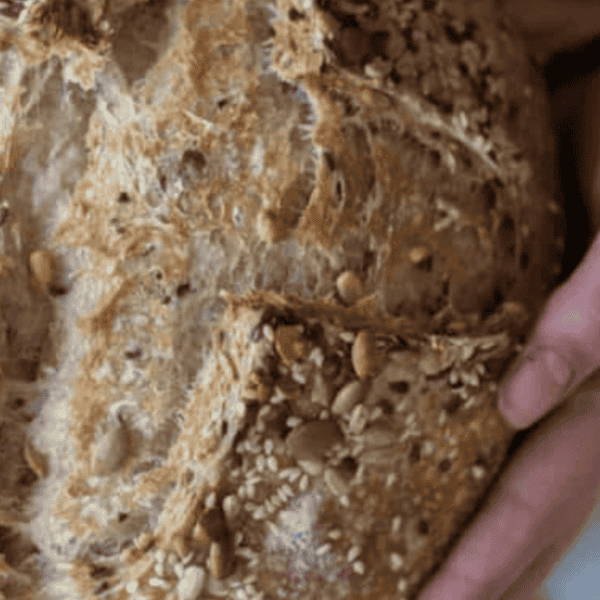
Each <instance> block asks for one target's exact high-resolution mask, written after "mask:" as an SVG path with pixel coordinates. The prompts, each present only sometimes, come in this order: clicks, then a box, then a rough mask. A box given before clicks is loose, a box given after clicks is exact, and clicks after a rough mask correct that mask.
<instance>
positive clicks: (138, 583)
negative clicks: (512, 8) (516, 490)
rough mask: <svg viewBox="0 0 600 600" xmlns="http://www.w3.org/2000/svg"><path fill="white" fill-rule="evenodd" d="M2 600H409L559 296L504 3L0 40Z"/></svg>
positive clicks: (540, 156) (459, 515) (120, 15)
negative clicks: (528, 344)
mask: <svg viewBox="0 0 600 600" xmlns="http://www.w3.org/2000/svg"><path fill="white" fill-rule="evenodd" d="M2 13H3V15H4V16H3V17H0V18H1V19H2V30H1V39H2V45H1V46H0V48H1V55H0V61H1V64H2V66H1V72H2V73H3V75H2V80H1V81H2V98H3V111H4V113H3V114H4V115H5V116H4V122H3V134H4V137H3V138H2V145H1V146H0V149H1V150H2V160H3V176H2V177H3V178H2V180H1V188H0V189H1V193H2V199H3V201H4V203H5V204H4V209H3V212H2V213H1V215H2V218H1V220H2V225H1V226H0V249H1V254H2V262H1V266H2V270H1V273H0V275H1V279H0V293H1V294H2V305H1V306H2V311H1V312H0V316H1V326H0V332H1V334H2V336H3V338H2V343H1V346H0V348H1V350H0V351H1V353H2V354H1V356H0V358H1V359H2V372H3V388H2V402H3V409H2V410H3V412H2V418H3V423H4V425H3V428H2V429H1V432H2V437H1V438H0V440H1V442H2V444H1V449H2V453H3V456H4V471H3V484H4V485H3V486H2V492H1V495H0V508H1V513H0V517H1V518H2V529H1V530H0V539H1V540H2V543H1V544H0V548H1V549H2V550H1V552H2V553H3V557H4V563H2V568H3V570H4V574H3V577H2V578H0V591H1V593H2V595H3V597H5V598H11V599H12V598H20V599H24V598H32V599H33V598H35V599H38V598H39V599H42V598H43V599H44V600H46V599H48V600H53V599H61V600H65V599H67V600H68V599H73V600H82V599H86V600H87V599H92V598H98V599H106V600H108V599H111V600H112V599H115V600H116V599H119V600H125V599H127V598H136V599H142V598H144V599H146V598H147V599H152V600H155V599H156V600H163V599H168V600H177V599H180V600H184V599H185V600H194V599H196V598H216V597H220V598H227V599H232V600H233V599H248V600H258V599H261V600H275V599H276V598H298V599H305V600H317V599H331V600H339V599H341V598H344V599H347V598H348V599H354V600H359V599H360V600H363V599H364V600H366V599H369V600H371V599H373V600H374V599H377V600H381V599H388V600H392V599H393V600H407V599H414V598H416V597H417V596H418V594H419V592H420V590H421V589H422V588H423V586H424V585H425V583H426V582H427V581H428V578H429V577H430V576H431V574H432V573H433V571H434V569H435V568H436V566H438V565H439V564H440V561H441V560H442V559H443V557H444V555H445V553H446V552H448V551H449V550H450V549H451V547H452V543H453V542H454V541H455V540H456V537H457V536H458V535H460V533H461V531H463V530H464V527H465V524H466V523H467V521H468V519H469V517H470V516H472V514H473V511H474V510H475V508H476V507H477V503H478V501H479V500H480V499H481V497H482V495H483V494H484V493H485V491H486V489H487V488H488V486H489V484H490V482H492V481H493V478H494V476H495V475H496V473H497V472H498V469H499V468H500V466H501V464H502V462H503V460H504V458H505V457H506V452H507V449H508V447H509V444H510V442H511V439H512V437H513V435H514V431H513V430H511V428H510V427H509V426H508V424H507V423H506V422H504V421H503V420H502V417H501V415H500V413H499V412H498V410H497V408H496V401H497V384H498V381H499V379H500V377H501V376H502V374H503V373H504V372H505V371H506V369H507V367H508V366H509V365H510V364H511V363H512V362H513V361H514V359H515V357H516V356H517V355H518V345H519V344H520V343H522V342H523V339H524V336H526V335H527V333H528V332H529V331H530V329H531V326H532V323H533V322H534V320H535V318H536V316H537V314H538V312H539V310H540V307H541V304H542V303H543V302H544V300H545V299H546V298H547V296H548V293H549V292H550V290H551V289H552V286H553V284H554V281H555V280H556V277H557V276H558V274H559V272H560V258H561V251H562V245H563V241H562V238H561V232H562V227H563V223H562V208H561V206H560V196H559V192H558V188H557V182H556V178H555V169H554V142H553V138H552V134H551V128H550V121H549V117H548V106H547V100H546V97H545V91H544V84H543V80H542V79H541V77H540V74H539V73H538V72H537V71H536V70H535V68H534V67H533V65H532V64H531V62H530V60H529V58H528V55H527V52H526V50H525V47H524V45H523V43H522V41H521V40H520V39H519V38H518V36H517V35H515V34H514V33H512V31H511V24H510V22H509V21H508V20H507V19H505V18H504V17H503V16H502V14H500V13H498V12H497V11H496V9H495V7H494V5H493V3H492V2H491V1H487V0H481V1H473V2H471V1H467V0H460V1H459V0H456V1H452V2H450V1H442V0H413V1H410V2H386V1H379V0H377V1H376V0H366V1H364V2H361V1H359V2H356V1H350V0H326V1H321V0H319V1H318V2H311V1H310V0H304V1H302V2H297V3H294V2H292V0H278V1H277V2H276V3H275V2H274V3H267V2H265V1H263V0H249V1H247V2H244V1H242V0H233V1H232V2H229V3H223V4H222V3H220V2H206V1H205V0H191V1H190V0H186V2H181V3H175V2H170V3H169V2H164V1H163V0H157V1H152V2H148V3H143V2H137V3H133V2H125V1H123V2H118V3H113V2H110V3H104V2H102V3H98V4H94V3H91V2H90V3H88V4H85V3H83V2H76V1H75V0H51V1H50V2H45V3H38V2H26V3H25V4H17V3H10V4H8V5H6V6H5V7H4V8H3V9H2Z"/></svg>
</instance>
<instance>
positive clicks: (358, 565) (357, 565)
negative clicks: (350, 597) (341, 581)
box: [352, 560, 365, 575]
mask: <svg viewBox="0 0 600 600" xmlns="http://www.w3.org/2000/svg"><path fill="white" fill-rule="evenodd" d="M352 570H353V571H354V572H355V573H358V574H359V575H364V574H365V565H364V563H363V562H361V561H360V560H357V561H356V562H354V563H352Z"/></svg>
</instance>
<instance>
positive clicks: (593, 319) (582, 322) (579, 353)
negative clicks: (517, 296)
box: [498, 235, 600, 429]
mask: <svg viewBox="0 0 600 600" xmlns="http://www.w3.org/2000/svg"><path fill="white" fill-rule="evenodd" d="M599 365H600V235H597V236H596V238H595V239H594V241H593V243H592V245H591V246H590V248H589V249H588V252H587V253H586V255H585V257H584V259H583V261H582V262H581V264H580V265H579V266H578V267H577V269H576V270H575V271H574V272H573V273H572V275H571V276H570V278H569V279H568V280H567V281H566V282H565V283H564V284H562V286H560V287H559V288H557V289H556V290H555V292H554V294H553V295H552V297H551V298H550V300H549V302H548V304H547V306H546V308H545V310H544V312H543V314H542V317H541V318H540V320H539V322H538V324H537V326H536V329H535V333H534V335H533V338H532V339H531V341H530V342H529V343H528V344H527V346H526V347H525V349H524V350H523V358H522V361H521V364H520V366H519V367H518V369H517V371H516V373H515V374H514V375H513V376H512V377H511V378H510V379H509V380H508V381H507V382H505V383H504V384H503V385H502V386H501V387H500V390H499V397H498V408H499V409H500V411H501V412H502V414H503V415H504V417H505V418H506V419H507V421H508V422H509V423H511V424H512V425H513V426H515V427H516V428H518V429H525V428H527V427H530V426H531V425H532V424H533V423H534V422H535V421H537V420H538V419H539V418H541V417H542V416H544V414H546V413H547V412H548V411H549V410H550V409H551V408H553V407H554V406H555V405H556V404H557V403H558V402H560V401H561V400H562V399H563V398H565V396H567V395H568V394H569V393H570V392H571V391H572V390H573V389H575V387H577V385H579V383H581V381H583V380H584V379H585V378H586V377H587V376H588V375H589V374H590V373H592V371H594V370H595V369H596V368H597V367H598V366H599Z"/></svg>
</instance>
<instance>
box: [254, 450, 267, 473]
mask: <svg viewBox="0 0 600 600" xmlns="http://www.w3.org/2000/svg"><path fill="white" fill-rule="evenodd" d="M256 468H257V469H258V470H259V471H264V469H265V457H264V456H263V455H262V454H259V455H258V456H257V457H256Z"/></svg>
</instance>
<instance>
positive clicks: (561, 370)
mask: <svg viewBox="0 0 600 600" xmlns="http://www.w3.org/2000/svg"><path fill="white" fill-rule="evenodd" d="M572 374H573V370H572V369H571V368H570V366H569V364H568V363H567V361H566V360H565V359H564V358H563V357H562V356H560V355H559V354H558V353H556V352H555V351H554V350H542V351H541V352H539V353H537V354H536V355H534V356H533V357H528V356H525V357H524V360H523V364H522V365H521V368H520V369H519V371H518V372H517V373H516V375H515V376H514V377H513V378H512V379H511V380H510V381H509V382H508V384H507V385H506V386H505V387H504V388H503V389H502V390H500V393H499V398H498V407H499V408H500V410H501V411H502V413H503V414H504V416H505V417H506V418H507V419H508V421H509V422H510V423H512V424H513V425H514V426H515V427H518V428H520V429H524V428H527V427H529V426H530V425H532V424H533V423H535V421H537V420H538V419H539V418H540V417H542V416H543V415H544V414H546V412H548V410H550V408H552V407H553V406H554V405H555V404H556V403H557V402H558V400H560V398H561V395H562V392H563V391H564V389H565V387H566V385H567V383H568V382H569V379H570V377H571V376H572Z"/></svg>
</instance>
